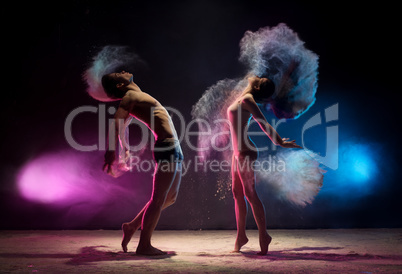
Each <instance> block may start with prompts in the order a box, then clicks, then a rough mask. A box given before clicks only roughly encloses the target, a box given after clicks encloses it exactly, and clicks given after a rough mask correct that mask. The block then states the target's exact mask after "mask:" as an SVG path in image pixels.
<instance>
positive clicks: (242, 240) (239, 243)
mask: <svg viewBox="0 0 402 274" xmlns="http://www.w3.org/2000/svg"><path fill="white" fill-rule="evenodd" d="M247 242H248V238H247V237H246V236H242V237H239V236H237V238H236V242H235V248H234V250H233V252H240V249H241V248H242V246H243V245H245V244H247Z"/></svg>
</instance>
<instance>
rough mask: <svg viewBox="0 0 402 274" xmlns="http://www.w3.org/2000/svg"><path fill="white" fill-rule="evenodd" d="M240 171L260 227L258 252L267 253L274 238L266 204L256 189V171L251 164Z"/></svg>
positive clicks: (246, 194) (245, 191)
mask: <svg viewBox="0 0 402 274" xmlns="http://www.w3.org/2000/svg"><path fill="white" fill-rule="evenodd" d="M242 160H244V159H242ZM242 160H241V161H242ZM250 163H251V161H250ZM239 171H240V172H239V173H238V174H239V175H240V178H241V181H242V183H243V186H244V194H245V196H246V198H247V200H248V202H249V203H250V205H251V208H252V210H253V215H254V219H255V222H256V223H257V227H258V233H259V240H260V248H261V251H260V252H259V253H258V254H259V255H265V254H267V252H268V246H269V244H270V243H271V240H272V238H271V236H269V235H268V233H267V228H266V222H265V210H264V205H263V204H262V202H261V200H260V198H259V197H258V193H257V191H256V189H255V175H254V171H253V169H252V168H251V166H249V168H243V169H242V170H239Z"/></svg>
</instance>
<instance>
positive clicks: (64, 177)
mask: <svg viewBox="0 0 402 274" xmlns="http://www.w3.org/2000/svg"><path fill="white" fill-rule="evenodd" d="M65 156H66V155H65ZM65 156H62V155H57V154H50V155H44V156H41V157H39V158H36V159H34V160H33V161H31V162H29V163H28V164H26V165H25V166H24V167H23V168H22V169H21V171H20V174H19V178H18V187H19V190H20V193H21V194H22V196H23V197H25V198H27V199H29V200H34V201H39V202H43V203H54V202H57V201H63V200H64V199H66V198H67V197H69V196H71V194H72V193H73V192H74V188H75V187H74V185H75V184H74V183H75V182H77V181H78V180H79V177H78V176H77V175H78V174H77V173H78V166H77V161H71V156H70V157H65ZM69 158H70V159H69Z"/></svg>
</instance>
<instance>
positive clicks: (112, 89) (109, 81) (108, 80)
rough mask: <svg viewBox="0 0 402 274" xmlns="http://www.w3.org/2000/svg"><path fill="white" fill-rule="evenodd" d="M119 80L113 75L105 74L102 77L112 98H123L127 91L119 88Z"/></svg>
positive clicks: (105, 87) (103, 83)
mask: <svg viewBox="0 0 402 274" xmlns="http://www.w3.org/2000/svg"><path fill="white" fill-rule="evenodd" d="M117 84H119V82H118V81H116V79H115V78H114V77H113V76H112V75H111V74H105V75H103V77H102V87H103V89H104V90H105V92H106V94H107V96H108V97H110V98H112V99H121V98H123V96H124V94H125V92H124V91H122V90H120V89H118V88H117Z"/></svg>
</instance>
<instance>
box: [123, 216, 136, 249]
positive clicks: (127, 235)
mask: <svg viewBox="0 0 402 274" xmlns="http://www.w3.org/2000/svg"><path fill="white" fill-rule="evenodd" d="M121 229H122V230H123V240H122V241H121V247H122V248H123V251H124V252H127V245H128V243H129V242H130V240H131V237H133V235H134V232H135V229H133V228H131V227H130V225H129V223H124V224H123V225H122V226H121Z"/></svg>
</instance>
